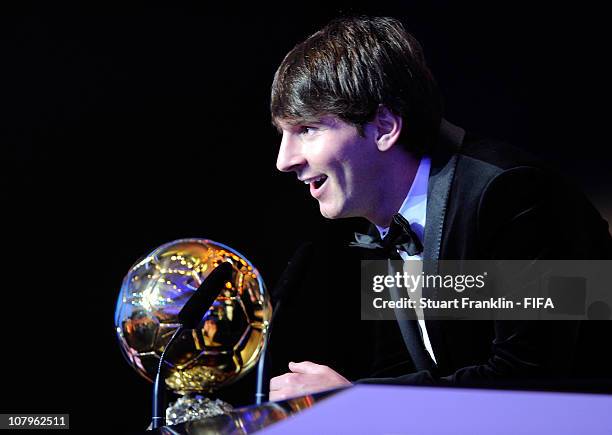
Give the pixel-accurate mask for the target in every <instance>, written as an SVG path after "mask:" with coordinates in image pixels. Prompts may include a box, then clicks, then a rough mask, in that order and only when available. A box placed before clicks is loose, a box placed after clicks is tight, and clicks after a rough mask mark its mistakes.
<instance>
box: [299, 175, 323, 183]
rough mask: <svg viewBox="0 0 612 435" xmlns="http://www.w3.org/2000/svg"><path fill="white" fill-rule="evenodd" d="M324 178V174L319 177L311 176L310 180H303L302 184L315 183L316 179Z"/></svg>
mask: <svg viewBox="0 0 612 435" xmlns="http://www.w3.org/2000/svg"><path fill="white" fill-rule="evenodd" d="M324 178H326V176H325V175H321V176H320V177H317V178H311V179H310V180H304V184H310V183H316V182H317V181H319V180H323V179H324Z"/></svg>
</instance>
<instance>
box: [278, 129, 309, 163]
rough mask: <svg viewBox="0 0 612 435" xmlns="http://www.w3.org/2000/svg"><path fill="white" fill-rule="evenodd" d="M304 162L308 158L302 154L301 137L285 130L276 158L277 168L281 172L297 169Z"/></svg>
mask: <svg viewBox="0 0 612 435" xmlns="http://www.w3.org/2000/svg"><path fill="white" fill-rule="evenodd" d="M304 163H306V160H305V159H304V157H303V155H302V152H301V144H300V141H299V139H297V138H295V137H294V136H293V135H292V134H290V133H287V132H283V137H282V139H281V144H280V149H279V150H278V157H277V158H276V168H277V169H278V170H279V171H281V172H291V171H297V170H298V168H300V167H301V166H302V165H304Z"/></svg>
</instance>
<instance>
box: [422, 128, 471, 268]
mask: <svg viewBox="0 0 612 435" xmlns="http://www.w3.org/2000/svg"><path fill="white" fill-rule="evenodd" d="M464 136H465V131H464V130H463V129H461V128H459V127H457V126H455V125H453V124H451V123H450V122H448V121H446V120H442V123H441V124H440V142H441V145H442V146H441V147H440V148H441V149H446V150H458V149H459V148H460V146H461V143H462V142H463V137H464ZM456 166H457V154H455V153H451V152H448V151H446V152H444V151H439V152H437V153H436V154H434V155H433V156H432V158H431V169H430V172H429V181H428V184H427V217H426V222H425V230H424V235H423V238H424V240H423V246H424V250H423V260H424V261H425V262H426V263H427V264H426V265H425V264H424V265H423V267H424V271H425V272H426V273H436V272H437V270H438V268H437V264H436V262H437V260H438V259H439V258H440V245H441V243H442V230H443V228H444V217H445V215H446V206H447V204H448V195H449V192H450V188H451V185H452V182H453V176H454V175H455V167H456ZM426 266H427V267H426Z"/></svg>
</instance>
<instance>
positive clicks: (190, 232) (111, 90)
mask: <svg viewBox="0 0 612 435" xmlns="http://www.w3.org/2000/svg"><path fill="white" fill-rule="evenodd" d="M48 3H49V4H47V5H32V4H28V5H26V6H24V5H23V4H22V5H21V6H20V7H19V8H12V9H11V8H7V9H5V10H4V11H3V14H2V21H1V23H2V25H1V26H0V32H1V35H2V39H1V42H0V44H1V46H0V47H1V56H2V76H3V78H2V84H1V97H0V98H1V101H2V103H1V106H2V107H1V110H2V113H1V117H0V127H1V139H0V140H1V142H0V143H1V144H2V149H1V151H0V155H1V157H2V163H1V167H2V174H1V182H2V205H3V207H2V216H3V218H4V219H3V221H4V223H3V224H2V228H3V239H2V240H3V244H2V247H3V249H2V251H3V258H4V263H3V265H4V268H3V273H2V286H1V288H2V295H3V297H2V304H1V306H2V326H3V330H4V333H3V350H2V370H1V372H0V375H1V381H0V385H1V388H2V394H1V399H0V400H1V403H0V411H2V412H8V411H21V412H25V411H29V412H37V411H40V412H51V411H54V412H69V413H71V424H72V426H73V427H75V428H81V431H83V430H84V429H83V428H85V427H89V429H87V431H88V432H91V430H92V429H91V425H92V424H93V423H95V424H96V426H95V429H99V430H102V429H101V428H103V427H104V425H108V427H115V428H118V427H124V428H129V429H139V428H143V427H145V426H146V425H147V424H148V420H149V416H150V413H149V403H150V402H149V393H150V385H149V384H147V383H146V382H145V381H144V380H142V379H140V378H139V377H138V376H137V375H136V373H135V372H134V371H133V370H132V369H131V368H130V367H129V366H128V365H127V363H126V362H125V361H124V360H123V357H122V356H121V354H120V351H119V347H118V345H117V343H116V337H115V335H114V328H113V314H114V307H115V302H116V297H117V294H118V290H119V287H120V284H121V280H122V278H123V276H124V274H125V273H126V272H127V270H128V268H129V266H130V265H131V264H132V263H133V261H135V260H136V259H137V258H138V257H140V256H141V255H143V254H144V253H146V252H148V251H150V250H151V249H153V248H154V247H156V246H158V245H160V244H162V243H164V242H167V241H170V240H174V239H177V238H182V237H191V236H193V237H207V238H211V239H213V240H217V241H221V242H223V243H226V244H228V245H230V246H232V247H234V248H235V249H237V250H239V251H240V252H242V253H243V254H245V255H246V256H247V258H249V259H250V260H251V261H252V262H253V263H254V264H255V265H256V266H257V267H258V269H259V270H260V271H261V272H262V275H263V277H264V279H265V280H266V282H267V284H268V286H269V287H272V286H273V285H274V283H275V281H276V279H277V278H278V275H279V273H280V272H281V271H282V269H283V267H284V265H285V263H286V261H287V260H288V258H289V257H290V255H291V254H292V252H293V250H294V249H295V248H296V247H297V246H298V244H299V243H300V242H301V241H302V240H306V239H308V238H309V237H310V235H312V234H313V233H315V232H316V229H317V227H318V226H319V225H320V224H321V222H322V219H321V218H320V217H319V215H318V208H317V206H316V203H315V202H314V201H313V200H312V199H311V198H308V193H307V190H306V189H305V188H304V186H303V185H300V184H298V183H296V182H295V180H294V178H293V177H292V176H288V175H280V174H279V173H277V172H276V171H275V169H274V163H275V153H276V150H277V146H278V142H279V138H278V136H277V134H276V132H275V131H274V129H273V128H272V127H271V125H270V120H269V113H268V108H267V107H268V104H269V87H270V84H271V80H272V76H273V73H274V71H275V68H276V66H277V65H278V63H279V62H280V61H281V60H282V58H283V56H284V54H285V53H286V52H287V51H288V50H289V49H290V48H291V47H292V46H293V45H294V44H295V43H296V42H298V41H299V40H301V39H303V38H304V37H305V36H307V35H308V34H310V33H312V32H313V31H314V30H316V29H317V28H318V27H320V26H321V25H323V24H324V23H325V22H326V21H327V20H329V19H330V18H332V17H335V16H337V15H339V14H341V13H361V12H363V13H369V14H378V15H392V16H395V17H397V18H399V19H401V20H402V21H403V22H404V24H405V25H406V26H407V28H408V30H409V31H411V32H412V33H414V34H415V36H416V37H417V38H418V39H419V40H420V41H421V42H422V44H423V46H424V49H425V53H426V56H427V58H428V61H429V64H430V66H431V68H432V70H433V72H434V75H435V76H436V77H437V79H438V81H439V84H440V86H441V88H442V91H443V93H444V96H445V99H446V108H447V109H446V117H447V118H448V119H449V120H450V121H452V122H454V123H456V124H459V125H461V126H463V127H465V128H466V129H468V130H469V131H471V132H475V133H478V134H481V135H486V136H491V137H494V138H500V139H505V140H508V141H510V142H513V143H514V144H516V145H518V146H520V147H523V148H526V149H529V150H531V151H533V152H535V153H537V154H540V155H542V156H544V157H545V158H547V159H548V160H552V161H553V162H555V163H556V165H557V166H558V167H559V168H560V169H561V170H562V171H563V172H565V173H566V174H567V176H568V177H570V178H573V179H574V180H576V182H577V183H579V184H580V185H582V186H583V188H584V189H585V190H586V191H587V193H588V194H589V196H590V197H591V198H592V199H593V201H594V202H595V203H596V205H597V206H598V208H599V209H600V211H602V213H603V214H604V215H606V216H607V218H608V219H610V218H612V198H611V195H610V193H609V192H610V188H611V187H612V175H611V171H610V166H611V165H610V161H609V160H607V159H606V151H607V148H608V146H609V141H608V140H607V135H606V128H607V127H606V122H607V104H606V103H607V95H606V94H607V89H605V84H606V83H605V82H606V80H605V79H606V77H607V76H609V72H610V71H609V69H608V70H607V69H606V67H605V58H606V57H607V52H608V47H607V44H608V40H609V36H608V31H604V28H605V27H604V25H603V22H602V21H603V15H604V14H603V11H602V10H591V9H588V8H586V7H582V8H581V9H579V10H578V9H571V8H569V7H568V8H567V9H563V10H561V9H559V7H558V6H555V7H544V6H540V7H539V9H538V10H535V9H534V7H533V6H532V5H527V4H524V5H520V4H518V3H515V2H511V3H510V2H508V3H506V4H505V5H504V6H501V7H500V6H499V5H495V6H484V5H477V4H471V5H470V6H467V7H466V6H463V5H461V6H460V5H459V4H458V3H459V2H442V1H433V2H410V1H407V2H401V3H400V2H386V3H385V5H381V6H368V7H360V6H359V7H358V6H354V5H353V6H337V5H330V4H327V5H326V6H325V7H321V6H320V5H314V4H306V3H301V4H296V5H293V4H286V5H284V6H282V7H280V6H279V7H272V6H258V7H254V6H250V7H248V8H244V7H243V6H240V5H237V4H234V5H228V6H226V7H215V8H213V7H209V6H203V5H199V6H198V5H191V4H186V3H181V4H173V5H172V6H170V2H167V3H166V4H164V3H161V2H158V3H155V2H146V4H145V3H142V4H133V5H131V6H126V5H121V6H111V5H109V4H107V3H104V4H100V5H92V4H89V6H88V8H87V9H84V8H83V6H80V5H75V4H68V3H62V4H61V5H57V4H52V2H48ZM461 3H463V2H461ZM495 3H496V2H495ZM560 219H562V216H560ZM252 382H253V377H252V376H250V377H247V378H246V379H245V380H244V381H241V382H239V383H238V384H236V385H235V386H233V387H232V388H231V389H230V390H229V391H228V392H227V396H228V397H230V398H231V399H232V400H233V401H234V403H235V404H238V405H240V404H246V403H249V402H250V400H251V399H250V396H248V395H247V393H246V392H247V391H250V390H251V387H250V383H252ZM98 422H100V423H98ZM101 422H105V423H101Z"/></svg>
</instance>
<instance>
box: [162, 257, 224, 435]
mask: <svg viewBox="0 0 612 435" xmlns="http://www.w3.org/2000/svg"><path fill="white" fill-rule="evenodd" d="M232 270H233V268H232V264H231V262H230V261H225V262H223V263H221V264H219V265H218V266H217V267H216V268H215V269H214V270H213V271H212V272H210V274H209V275H208V276H207V277H206V278H205V279H204V281H203V282H202V284H200V286H199V287H198V289H197V290H196V291H195V292H194V293H193V294H192V295H191V297H190V298H189V299H188V300H187V302H186V303H185V305H183V308H181V311H180V312H179V313H178V322H179V324H180V326H179V327H178V328H177V329H176V330H175V331H174V334H172V337H170V340H168V344H166V346H165V347H164V350H163V352H162V354H161V357H160V358H159V365H158V366H157V374H156V375H155V383H154V384H153V406H152V408H153V410H152V414H153V415H152V421H151V427H152V428H153V429H157V428H159V427H161V426H165V424H166V400H165V391H166V388H165V385H163V379H162V371H163V368H164V362H165V359H166V354H167V352H168V349H170V347H171V346H172V344H173V343H174V341H175V340H176V338H177V337H179V336H180V335H181V333H182V332H183V331H184V330H186V329H194V328H197V327H198V325H199V324H200V322H201V321H202V317H204V315H205V314H206V313H207V312H208V310H209V309H210V307H211V306H212V304H213V303H214V302H215V300H216V299H217V297H219V294H221V292H222V291H223V289H224V288H225V283H226V282H227V281H230V280H231V278H232Z"/></svg>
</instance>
